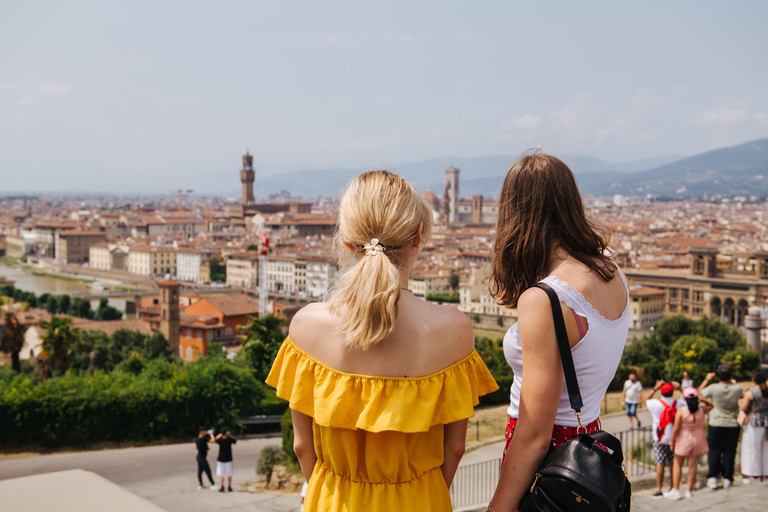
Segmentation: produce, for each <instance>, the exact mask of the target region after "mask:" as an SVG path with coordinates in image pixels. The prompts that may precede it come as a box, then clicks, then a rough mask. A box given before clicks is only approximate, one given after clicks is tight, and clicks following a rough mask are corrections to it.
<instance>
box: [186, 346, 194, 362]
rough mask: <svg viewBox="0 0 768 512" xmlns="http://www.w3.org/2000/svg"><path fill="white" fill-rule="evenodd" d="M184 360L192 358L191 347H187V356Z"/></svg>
mask: <svg viewBox="0 0 768 512" xmlns="http://www.w3.org/2000/svg"><path fill="white" fill-rule="evenodd" d="M184 359H185V360H186V361H191V360H192V347H187V357H185V358H184Z"/></svg>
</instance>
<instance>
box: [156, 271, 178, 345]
mask: <svg viewBox="0 0 768 512" xmlns="http://www.w3.org/2000/svg"><path fill="white" fill-rule="evenodd" d="M159 285H160V332H161V333H163V336H165V339H166V341H168V347H169V348H170V349H171V355H172V356H174V357H176V356H178V357H183V355H182V354H181V353H180V352H179V287H180V286H181V283H179V282H177V281H160V283H159Z"/></svg>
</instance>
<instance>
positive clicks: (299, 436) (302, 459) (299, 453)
mask: <svg viewBox="0 0 768 512" xmlns="http://www.w3.org/2000/svg"><path fill="white" fill-rule="evenodd" d="M291 419H292V420H293V451H294V452H295V453H296V457H297V458H298V459H299V465H300V466H301V472H302V473H304V479H305V480H306V481H307V482H309V479H310V478H311V477H312V471H313V470H314V469H315V463H316V462H317V454H316V453H315V444H314V440H313V437H312V417H311V416H307V415H306V414H302V413H300V412H298V411H294V410H293V409H291Z"/></svg>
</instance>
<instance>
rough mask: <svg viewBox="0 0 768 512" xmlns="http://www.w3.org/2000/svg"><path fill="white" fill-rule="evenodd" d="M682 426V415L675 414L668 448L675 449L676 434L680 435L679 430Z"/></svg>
mask: <svg viewBox="0 0 768 512" xmlns="http://www.w3.org/2000/svg"><path fill="white" fill-rule="evenodd" d="M682 428H683V415H682V414H675V426H674V427H672V439H671V440H670V441H669V448H670V450H672V451H675V441H677V436H679V435H680V430H681V429H682Z"/></svg>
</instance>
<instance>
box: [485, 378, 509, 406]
mask: <svg viewBox="0 0 768 512" xmlns="http://www.w3.org/2000/svg"><path fill="white" fill-rule="evenodd" d="M514 380H515V377H514V376H507V377H497V378H496V384H498V385H499V389H497V390H496V391H494V392H493V393H488V394H487V395H485V396H481V397H480V405H500V404H508V403H509V388H510V387H511V386H512V382H513V381H514Z"/></svg>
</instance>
